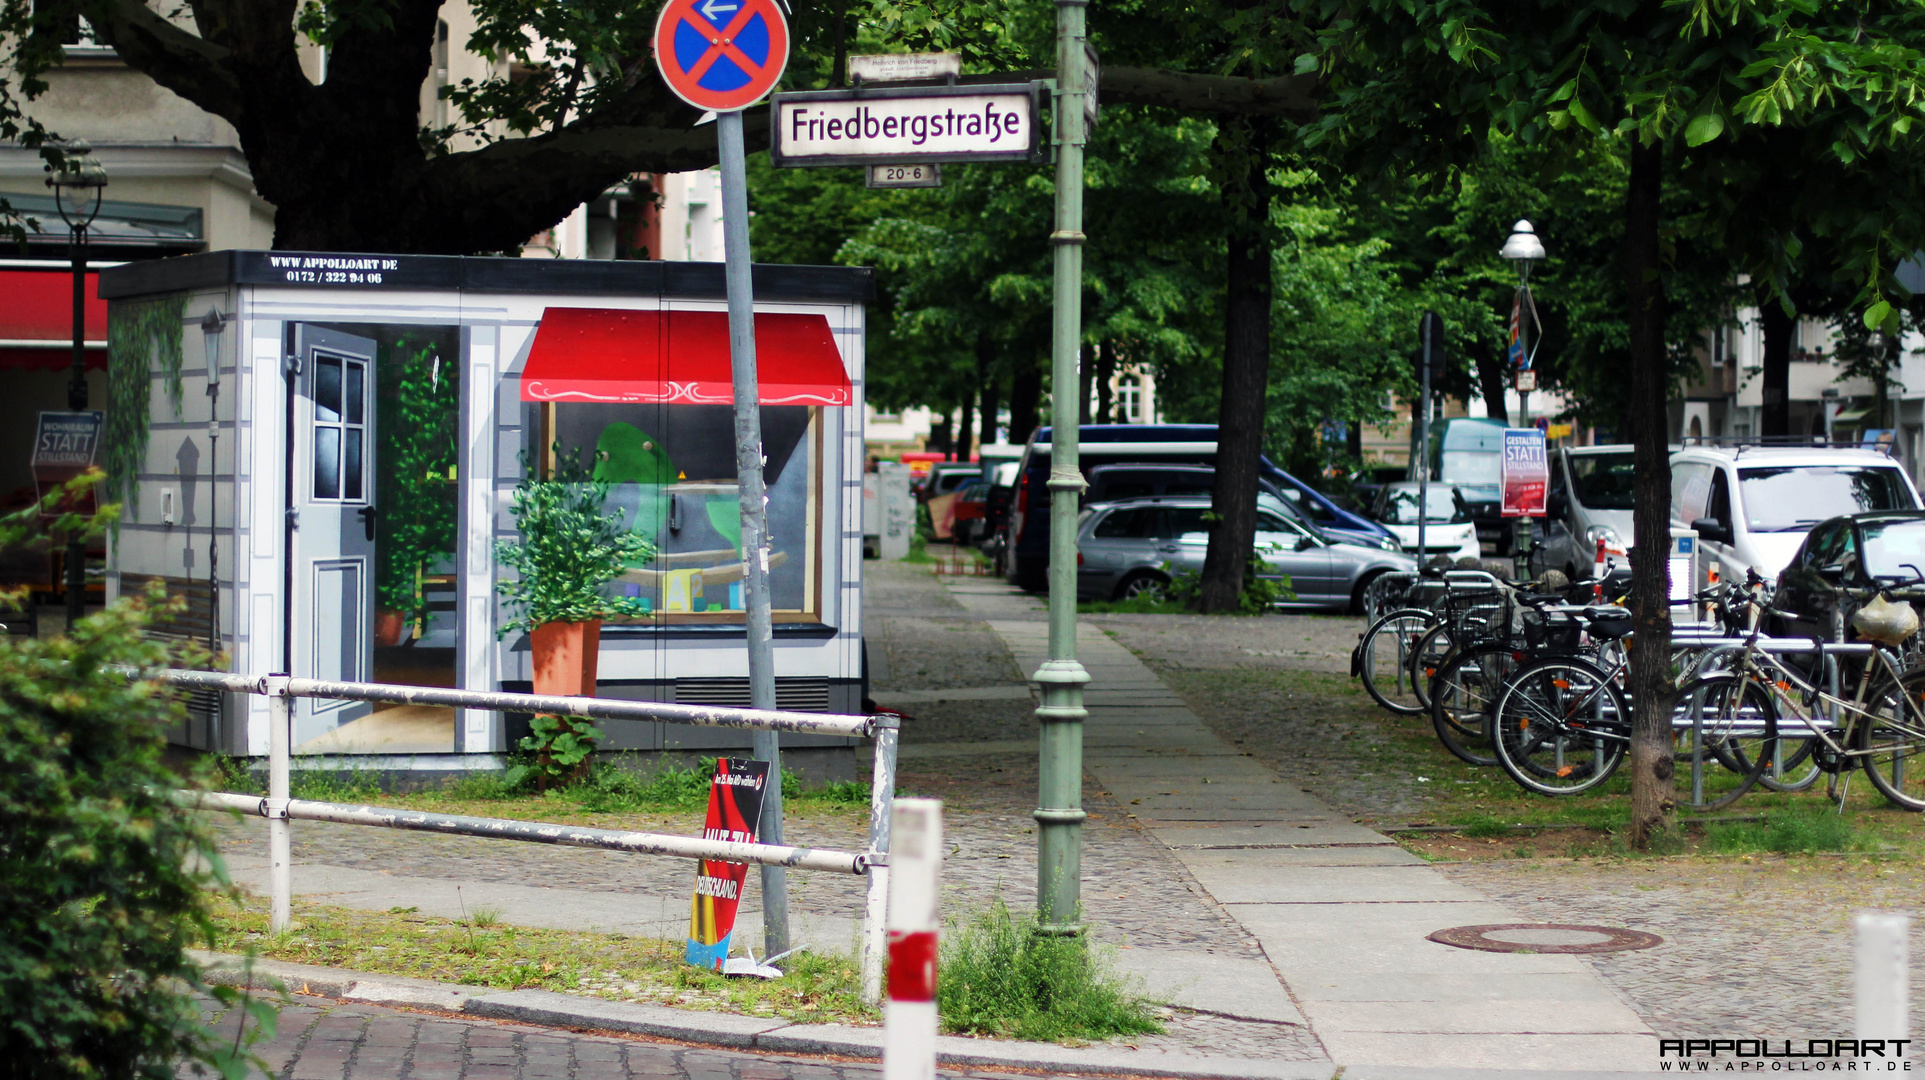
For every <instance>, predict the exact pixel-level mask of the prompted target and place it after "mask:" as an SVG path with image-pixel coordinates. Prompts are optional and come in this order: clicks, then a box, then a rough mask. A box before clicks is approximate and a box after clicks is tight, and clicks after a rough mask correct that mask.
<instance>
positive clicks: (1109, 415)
mask: <svg viewBox="0 0 1925 1080" xmlns="http://www.w3.org/2000/svg"><path fill="white" fill-rule="evenodd" d="M1115 383H1116V342H1114V341H1104V342H1100V343H1098V344H1097V346H1096V422H1097V423H1099V424H1114V423H1116V400H1115V395H1116V386H1115Z"/></svg>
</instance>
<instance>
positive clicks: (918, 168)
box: [868, 165, 942, 188]
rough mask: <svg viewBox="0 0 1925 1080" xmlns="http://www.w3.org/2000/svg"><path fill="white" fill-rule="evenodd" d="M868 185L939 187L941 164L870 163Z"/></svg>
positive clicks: (940, 184)
mask: <svg viewBox="0 0 1925 1080" xmlns="http://www.w3.org/2000/svg"><path fill="white" fill-rule="evenodd" d="M868 186H869V187H872V188H907V187H924V188H927V187H941V186H942V166H941V165H871V166H869V183H868Z"/></svg>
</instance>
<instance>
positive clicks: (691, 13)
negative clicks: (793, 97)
mask: <svg viewBox="0 0 1925 1080" xmlns="http://www.w3.org/2000/svg"><path fill="white" fill-rule="evenodd" d="M788 63H789V23H788V19H787V18H785V17H784V16H783V14H782V6H781V5H780V4H779V3H777V2H776V0H669V2H668V3H667V4H666V5H664V6H663V7H662V14H661V17H660V18H658V19H657V20H656V21H655V64H656V66H657V67H658V68H660V69H661V72H662V81H663V82H665V83H667V84H668V88H669V89H670V90H673V91H675V95H676V96H677V97H679V98H681V99H682V100H683V101H686V102H688V103H689V104H690V105H693V106H695V107H696V108H698V109H711V110H714V111H715V112H718V113H723V112H737V111H739V110H742V109H746V108H748V107H749V106H751V105H753V104H755V103H756V102H758V101H760V100H762V98H763V97H764V96H765V95H767V94H768V92H769V91H771V90H773V89H775V84H776V83H777V82H779V81H780V80H781V78H782V70H783V69H784V68H785V67H787V66H788Z"/></svg>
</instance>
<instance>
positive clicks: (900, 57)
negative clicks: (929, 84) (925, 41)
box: [849, 53, 962, 82]
mask: <svg viewBox="0 0 1925 1080" xmlns="http://www.w3.org/2000/svg"><path fill="white" fill-rule="evenodd" d="M960 74H962V55H961V54H959V53H884V54H881V55H878V56H851V57H850V58H849V77H850V78H852V79H859V80H861V81H863V82H905V81H907V80H910V79H941V78H946V77H948V76H951V75H960Z"/></svg>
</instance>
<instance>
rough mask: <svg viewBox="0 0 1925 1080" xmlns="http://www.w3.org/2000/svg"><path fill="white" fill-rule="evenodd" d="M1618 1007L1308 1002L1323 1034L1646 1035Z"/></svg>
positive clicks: (1639, 1022) (1533, 1002) (1553, 1003)
mask: <svg viewBox="0 0 1925 1080" xmlns="http://www.w3.org/2000/svg"><path fill="white" fill-rule="evenodd" d="M1611 1004H1614V1003H1611V1002H1601V1001H1600V1002H1593V1003H1591V1004H1589V1005H1587V1006H1585V1007H1581V1008H1572V1007H1570V1004H1569V1003H1567V1002H1563V1001H1546V1000H1542V999H1538V1000H1531V1001H1465V1000H1454V1001H1453V1000H1444V1001H1306V1002H1304V1003H1303V1012H1304V1014H1305V1015H1307V1016H1309V1017H1310V1020H1311V1022H1312V1023H1313V1024H1315V1025H1316V1028H1317V1030H1318V1031H1320V1032H1336V1031H1353V1032H1354V1031H1365V1032H1368V1031H1379V1032H1403V1033H1405V1034H1423V1033H1425V1032H1434V1033H1437V1034H1445V1035H1478V1034H1487V1035H1489V1034H1506V1033H1516V1032H1517V1031H1518V1029H1519V1028H1520V1027H1522V1028H1524V1029H1525V1030H1527V1031H1529V1032H1532V1033H1534V1034H1539V1035H1555V1034H1567V1035H1569V1034H1576V1035H1624V1034H1642V1033H1643V1032H1644V1031H1645V1025H1644V1022H1643V1021H1642V1020H1639V1019H1638V1018H1637V1015H1636V1014H1634V1013H1632V1012H1631V1011H1630V1010H1629V1009H1625V1008H1622V1007H1618V1008H1608V1007H1604V1006H1608V1005H1611Z"/></svg>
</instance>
